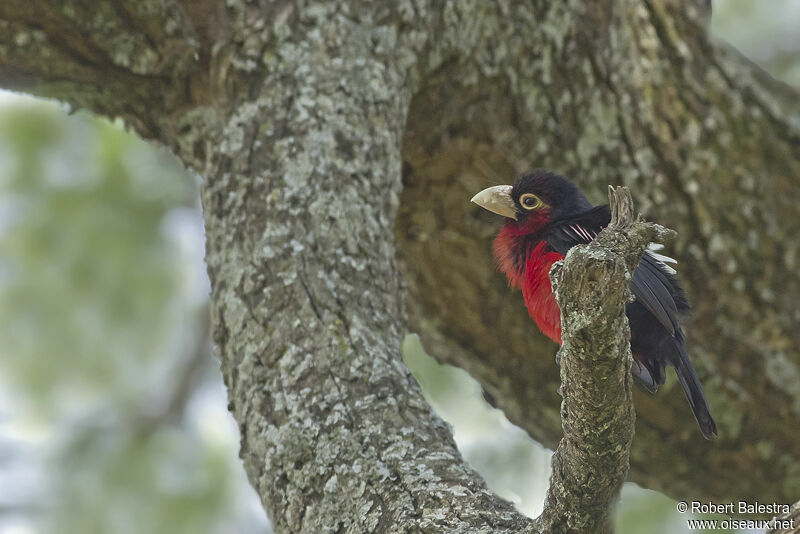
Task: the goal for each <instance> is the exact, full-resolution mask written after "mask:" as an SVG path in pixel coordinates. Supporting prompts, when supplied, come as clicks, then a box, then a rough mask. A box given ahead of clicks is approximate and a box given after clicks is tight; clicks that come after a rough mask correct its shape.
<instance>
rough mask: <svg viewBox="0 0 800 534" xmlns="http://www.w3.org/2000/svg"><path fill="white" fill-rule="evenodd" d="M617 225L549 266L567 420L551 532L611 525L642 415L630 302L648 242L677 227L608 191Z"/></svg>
mask: <svg viewBox="0 0 800 534" xmlns="http://www.w3.org/2000/svg"><path fill="white" fill-rule="evenodd" d="M609 189H610V190H609V201H610V205H611V213H612V218H611V224H609V226H608V227H607V228H605V229H604V230H603V231H602V232H601V233H600V234H599V235H598V236H597V238H596V239H595V240H594V241H593V242H592V243H591V244H589V245H586V246H578V247H574V248H572V249H571V250H570V251H569V253H568V254H567V256H566V257H565V259H564V261H563V262H559V263H556V264H555V265H554V266H553V269H552V270H551V272H550V278H551V280H552V283H553V291H554V293H555V296H556V299H557V301H558V305H559V307H560V309H561V325H562V339H563V344H562V346H561V349H560V350H559V352H558V355H559V361H560V366H561V392H562V395H563V397H564V400H563V402H562V404H561V421H562V425H563V428H564V436H563V437H562V438H561V441H560V443H559V444H558V448H557V449H556V452H555V454H554V455H553V466H552V475H551V477H550V488H549V489H548V492H547V498H546V499H545V505H544V511H543V512H542V515H541V516H540V517H539V518H538V519H537V521H536V524H537V527H538V528H540V529H541V530H542V531H543V532H574V531H579V532H609V531H610V530H611V526H610V513H609V511H610V508H611V504H612V503H613V502H614V501H615V500H616V499H617V497H618V495H619V490H620V488H621V486H622V483H623V482H624V481H625V478H626V476H627V473H628V467H629V465H628V460H629V454H630V447H631V442H632V441H633V424H634V419H635V413H634V409H633V397H632V394H631V374H630V369H631V362H632V360H631V351H630V330H629V328H628V319H627V317H626V316H625V305H626V304H627V303H628V302H629V301H630V290H629V287H630V280H631V274H632V273H633V271H634V270H635V269H636V266H637V265H638V264H639V260H640V259H641V257H642V254H643V253H644V250H645V249H646V247H647V245H648V243H650V242H651V241H653V240H657V241H658V240H663V239H664V238H666V237H667V236H668V235H669V234H670V231H668V230H666V229H664V228H662V227H660V226H658V225H655V224H651V223H645V222H641V221H634V219H633V201H632V200H631V197H630V193H629V192H628V190H627V188H624V187H619V188H617V189H614V188H609Z"/></svg>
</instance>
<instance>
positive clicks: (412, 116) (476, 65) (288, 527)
mask: <svg viewBox="0 0 800 534" xmlns="http://www.w3.org/2000/svg"><path fill="white" fill-rule="evenodd" d="M706 19H707V13H706V12H704V11H703V8H702V7H701V6H700V5H699V4H698V5H689V6H687V5H686V4H685V3H679V2H670V1H666V0H646V1H645V2H617V3H614V2H610V1H607V2H595V3H584V2H577V1H574V2H568V3H555V2H545V1H540V2H531V3H519V2H504V1H500V0H497V1H490V0H485V1H467V0H463V1H451V2H445V3H433V2H426V1H425V0H415V1H411V0H406V1H400V2H336V3H333V2H322V1H306V2H289V1H283V2H280V1H279V2H266V1H255V0H253V1H250V2H246V1H244V0H228V1H227V2H224V3H223V2H216V1H214V0H195V1H189V0H182V1H177V0H163V1H161V2H134V1H125V0H116V1H113V2H111V1H108V2H88V1H85V0H71V1H69V2H60V1H58V2H57V1H55V0H37V1H31V0H25V1H23V0H3V2H2V3H0V85H2V86H4V87H6V88H11V89H16V90H24V91H27V92H31V93H34V94H38V95H42V96H50V97H55V98H60V99H62V100H66V101H67V102H69V103H71V104H73V105H75V106H78V107H86V108H89V109H92V110H94V111H96V112H98V113H102V114H106V115H111V116H122V117H123V118H125V119H126V121H127V122H128V123H129V124H130V125H131V126H132V127H134V128H135V129H136V130H137V131H138V132H139V133H140V134H142V135H143V136H144V137H147V138H149V139H153V140H154V141H156V142H158V143H161V144H163V145H166V146H168V147H170V148H171V149H172V150H173V151H174V152H175V153H176V154H177V155H178V156H179V157H180V158H181V159H182V161H183V162H184V163H185V164H186V165H187V166H188V167H190V168H192V169H194V170H195V171H196V172H198V173H199V174H200V175H201V176H202V178H203V207H204V213H205V218H206V230H207V261H208V267H209V274H210V276H211V281H212V310H213V311H212V316H213V323H214V339H215V342H216V344H217V347H218V351H219V354H220V357H221V359H222V368H223V373H224V376H225V380H226V383H227V385H228V388H229V392H230V400H231V410H232V412H233V414H234V417H235V418H236V419H237V421H238V422H239V425H240V429H241V433H242V458H243V460H244V462H245V466H246V468H247V471H248V474H249V476H250V480H251V482H252V483H253V484H254V485H255V486H256V488H257V489H258V491H259V493H260V494H261V496H262V499H263V501H264V502H265V504H266V505H267V507H268V509H269V510H270V513H271V515H272V517H273V519H274V521H275V523H276V525H277V527H278V528H279V530H283V531H292V532H294V531H307V532H320V531H328V530H330V531H336V530H339V529H343V530H345V531H347V530H355V531H380V530H389V529H394V530H396V531H407V530H408V531H412V530H421V531H426V530H427V531H441V530H442V529H447V531H451V532H458V531H463V532H478V531H481V529H483V530H484V531H491V532H503V531H508V532H518V531H521V530H522V529H525V528H530V527H531V523H530V522H529V521H527V520H525V519H524V518H522V517H521V516H520V515H519V514H517V513H516V512H514V511H513V508H512V507H511V506H510V505H509V504H508V503H505V502H503V501H501V500H500V499H497V498H496V497H494V496H492V495H491V494H490V493H489V492H488V491H487V490H486V489H485V487H484V485H483V483H482V481H481V480H480V479H479V477H477V476H476V475H475V474H474V473H472V471H471V470H469V468H467V467H466V466H465V465H464V464H463V462H462V461H461V460H460V457H459V455H458V452H457V450H456V449H455V446H454V444H453V441H452V439H451V437H450V434H449V431H448V429H447V428H446V426H445V425H444V424H443V423H442V422H441V421H440V420H439V419H438V418H436V417H435V416H434V415H433V414H431V412H430V409H429V408H428V407H427V405H426V404H425V403H424V401H423V400H422V397H421V395H420V393H419V389H418V387H417V385H416V383H415V382H414V381H413V379H412V378H411V377H410V375H409V374H408V371H407V370H406V369H405V367H404V366H403V365H402V362H401V360H400V357H399V346H400V339H401V337H402V336H403V334H404V333H405V332H406V330H407V328H408V327H407V324H406V307H407V308H408V312H409V313H408V317H409V319H410V322H411V323H410V324H411V325H412V329H413V330H416V331H419V332H420V333H421V334H422V337H423V340H424V341H425V343H426V347H427V348H428V350H429V352H431V353H432V354H434V355H435V356H437V357H438V358H440V359H443V360H444V361H448V362H451V363H455V364H456V365H459V366H462V367H464V368H465V369H467V370H468V371H469V372H470V373H471V374H472V375H473V376H475V377H476V378H477V379H478V380H479V381H480V382H481V383H482V384H483V386H484V388H485V390H486V392H487V394H488V396H489V397H490V398H492V399H493V400H494V402H496V404H497V405H498V406H499V407H501V408H502V409H503V410H504V411H505V412H506V414H507V415H508V417H509V418H510V419H511V420H512V421H514V422H515V423H517V424H519V425H520V426H522V427H523V428H524V429H526V430H527V431H528V432H529V433H530V434H531V435H532V436H533V437H534V438H535V439H537V440H539V441H541V442H542V443H543V444H545V445H547V446H550V447H552V446H554V445H555V443H556V442H557V440H558V438H559V436H560V433H561V431H560V429H561V424H560V417H559V402H560V399H559V397H558V395H557V394H556V390H557V388H558V369H557V367H556V365H555V364H554V362H553V357H552V356H553V354H554V352H555V347H554V346H553V345H552V344H550V343H549V342H546V341H545V340H544V338H543V337H542V336H541V335H539V334H538V333H537V331H536V328H535V326H534V325H533V324H532V323H531V321H530V319H529V318H528V317H527V314H525V312H524V310H523V308H522V306H521V301H522V300H521V297H520V296H519V295H512V294H509V292H508V291H507V290H506V289H505V288H504V285H505V283H504V281H503V279H502V277H501V276H500V275H499V274H497V273H495V272H494V269H493V266H492V260H491V257H490V238H491V236H492V235H493V234H494V233H495V232H496V230H497V226H496V223H494V222H493V221H492V218H491V217H489V216H486V215H484V214H482V213H480V210H478V209H477V208H474V207H472V206H470V204H469V203H468V199H469V198H470V197H471V195H472V194H474V192H476V191H478V190H480V189H481V188H483V187H484V186H486V185H489V184H492V183H502V182H508V181H509V180H511V179H512V177H513V175H514V174H515V173H517V172H519V171H521V170H523V169H526V168H528V167H529V166H538V167H548V168H553V169H556V170H559V171H561V172H562V173H564V174H566V175H567V176H569V177H571V178H573V179H574V180H576V181H577V182H578V183H580V185H581V186H582V187H583V188H584V190H585V191H587V192H589V193H590V197H593V199H594V200H597V201H600V200H601V196H600V195H601V193H602V192H603V191H605V185H606V184H608V183H626V184H629V185H630V186H631V189H632V192H633V194H634V197H635V200H636V205H637V207H639V209H641V210H642V211H644V212H646V213H647V214H648V216H649V218H650V219H654V220H657V221H661V222H664V223H665V224H667V225H668V226H670V227H672V228H675V229H676V230H678V236H679V237H678V239H677V240H676V241H675V242H674V244H673V250H672V251H671V252H672V255H674V256H675V257H677V258H679V259H680V260H681V261H682V264H681V266H680V272H681V276H682V278H683V279H684V280H685V281H686V285H687V289H688V293H689V295H690V296H691V297H692V299H693V301H694V303H695V305H696V317H695V321H694V323H693V324H692V325H691V326H690V328H689V336H690V337H689V343H690V349H691V352H692V356H693V360H694V361H695V362H696V366H697V367H698V373H699V374H700V378H701V380H702V381H703V383H704V385H705V388H706V392H707V394H708V397H709V402H710V405H711V409H712V412H713V413H714V415H715V417H716V419H717V423H718V426H719V430H720V438H719V439H718V440H717V441H715V442H711V443H709V442H706V441H704V440H702V439H701V438H700V436H699V433H698V432H697V431H696V429H695V427H694V421H693V420H692V416H691V413H690V411H689V409H688V407H687V406H686V405H685V401H684V399H683V396H682V394H681V393H680V392H679V391H678V388H674V387H672V388H670V387H665V388H663V389H662V391H660V392H659V393H658V394H657V395H656V396H654V397H651V396H648V395H646V394H642V393H641V392H638V391H637V392H636V393H635V394H634V401H635V405H636V411H637V427H636V438H635V440H634V444H633V449H632V452H631V470H630V473H629V478H630V479H631V480H633V481H635V482H638V483H639V484H641V485H643V486H645V487H649V488H654V489H659V490H662V491H665V492H666V493H668V494H670V495H672V496H675V497H680V498H681V499H684V500H687V499H689V500H690V499H691V498H705V499H708V498H713V499H740V498H741V499H747V498H750V499H753V498H756V497H757V498H758V499H759V500H762V501H771V500H775V501H777V502H790V501H793V500H795V498H796V497H797V495H798V494H800V476H798V475H800V454H798V453H800V442H798V440H797V439H796V432H795V429H796V428H797V426H798V422H799V421H798V420H799V419H800V387H799V386H798V384H800V350H798V349H799V348H800V328H798V326H800V313H799V312H798V311H797V306H796V302H795V299H796V295H798V294H800V291H798V290H800V275H798V269H797V262H798V260H799V259H800V256H798V253H799V251H798V248H800V242H798V241H797V239H796V238H795V236H794V232H793V230H794V229H795V228H796V227H797V226H798V222H800V221H798V215H797V211H796V205H797V203H798V202H797V201H798V198H797V197H798V196H800V192H798V189H797V188H796V187H794V180H793V177H794V176H796V175H798V173H799V172H800V131H799V130H798V129H799V128H800V126H798V125H800V104H798V102H797V98H796V95H795V94H794V93H792V92H791V91H789V90H788V89H787V88H786V87H784V86H782V85H781V84H779V83H777V82H775V81H774V80H772V79H770V78H769V77H768V76H767V75H766V74H764V73H763V72H761V71H760V70H759V69H758V68H757V67H755V66H753V65H751V64H749V63H748V62H747V61H746V60H744V59H743V58H741V57H739V56H738V55H737V54H735V53H734V52H733V51H731V50H730V49H728V48H726V47H724V46H721V45H717V44H713V43H710V42H709V41H708V37H707V36H706V32H705V29H704V23H705V20H706ZM395 249H397V252H399V262H396V261H395V257H396V250H395ZM398 267H399V268H398ZM400 272H402V273H403V275H404V276H403V277H402V278H401V276H400V274H399V273H400ZM404 284H407V288H404ZM498 347H500V350H498Z"/></svg>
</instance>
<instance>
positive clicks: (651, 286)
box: [472, 170, 717, 439]
mask: <svg viewBox="0 0 800 534" xmlns="http://www.w3.org/2000/svg"><path fill="white" fill-rule="evenodd" d="M472 202H475V203H476V204H478V205H479V206H481V207H483V208H485V209H487V210H489V211H492V212H494V213H497V214H499V215H502V216H503V217H506V221H505V224H504V225H503V228H502V229H501V230H500V233H499V234H498V235H497V238H495V240H494V257H495V260H496V261H497V265H498V267H499V269H500V270H501V271H503V272H504V273H505V274H506V276H507V277H508V281H509V284H510V285H511V286H512V287H513V288H519V289H521V290H522V296H523V298H524V299H525V305H526V306H527V308H528V313H530V315H531V317H533V320H534V321H536V324H537V325H538V326H539V329H540V330H541V331H542V332H543V333H544V334H545V335H547V336H548V337H550V338H551V339H552V340H553V341H555V342H556V343H558V344H561V312H560V311H559V308H558V304H557V303H556V299H555V296H554V295H553V291H552V288H551V287H550V276H549V275H550V267H551V266H552V265H553V263H555V262H557V261H559V260H561V259H563V258H564V255H565V254H566V253H567V251H568V250H569V249H570V248H572V247H574V246H575V245H580V244H585V243H589V242H590V241H592V240H593V239H594V238H595V237H596V236H597V234H598V233H599V232H600V230H602V229H603V228H604V227H605V226H607V225H608V223H609V222H610V220H611V214H610V212H609V208H608V206H607V205H606V206H594V207H593V206H592V205H591V204H590V203H589V201H588V200H586V197H585V196H584V195H583V193H581V191H580V190H579V189H578V188H577V187H576V186H575V185H574V184H573V183H572V182H570V181H568V180H566V179H565V178H562V177H561V176H558V175H557V174H553V173H551V172H547V171H542V170H535V171H533V172H530V173H528V174H524V175H522V176H520V177H519V178H518V179H517V180H516V182H515V183H514V185H513V186H511V185H498V186H494V187H490V188H488V189H484V190H483V191H481V192H480V193H478V194H477V195H475V196H474V197H473V198H472ZM658 248H660V247H657V246H652V245H651V247H650V248H648V250H647V251H646V252H645V253H644V255H643V256H642V260H641V262H640V263H639V266H638V267H637V268H636V270H635V271H634V273H633V277H632V280H631V290H632V291H633V294H634V296H635V297H636V300H634V301H633V302H631V303H629V304H628V305H627V306H626V307H625V313H626V315H627V316H628V322H629V324H630V329H631V352H632V354H633V366H632V367H631V371H632V373H633V376H634V378H635V379H636V381H637V382H639V384H641V385H642V386H644V387H645V389H647V390H648V391H650V392H651V393H655V392H656V390H657V389H658V386H659V385H661V384H663V383H664V379H665V367H666V366H667V365H671V366H673V367H674V368H675V373H676V374H677V375H678V381H679V382H680V384H681V386H682V387H683V392H684V393H685V394H686V398H687V400H688V401H689V405H690V406H691V407H692V412H694V416H695V419H697V424H698V425H699V426H700V431H701V432H702V433H703V436H704V437H705V438H706V439H711V437H712V436H715V435H716V434H717V426H716V424H714V419H713V418H712V417H711V413H710V412H709V409H708V403H707V402H706V398H705V395H704V394H703V387H702V386H701V385H700V381H699V380H698V379H697V374H696V373H695V370H694V368H693V367H692V364H691V362H690V361H689V355H688V354H687V353H686V346H685V337H684V335H683V330H681V326H680V321H681V320H682V319H684V318H685V317H687V316H688V315H689V312H690V306H689V302H688V301H687V299H686V295H685V294H684V292H683V289H682V288H681V286H680V284H679V283H678V280H677V278H675V274H676V273H675V269H673V268H672V267H670V266H668V265H667V263H675V260H673V259H672V258H668V257H666V256H662V255H660V254H657V253H656V252H655V250H658Z"/></svg>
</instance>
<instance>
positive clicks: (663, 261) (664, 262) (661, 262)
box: [645, 243, 678, 275]
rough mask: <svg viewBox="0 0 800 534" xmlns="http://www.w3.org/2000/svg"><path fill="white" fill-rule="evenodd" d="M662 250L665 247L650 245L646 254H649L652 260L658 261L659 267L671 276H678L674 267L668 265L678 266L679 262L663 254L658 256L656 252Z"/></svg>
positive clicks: (656, 244) (655, 244) (657, 244)
mask: <svg viewBox="0 0 800 534" xmlns="http://www.w3.org/2000/svg"><path fill="white" fill-rule="evenodd" d="M662 248H664V245H661V244H659V243H650V244H649V245H647V250H645V254H649V255H650V257H651V258H653V259H654V260H656V263H658V266H659V267H660V268H662V269H664V270H665V271H666V272H668V273H669V274H671V275H675V274H678V271H676V270H675V269H673V268H672V267H670V266H669V265H667V263H673V264H676V265H677V263H678V260H676V259H675V258H670V257H669V256H664V255H663V254H658V253H657V252H655V251H656V250H661V249H662Z"/></svg>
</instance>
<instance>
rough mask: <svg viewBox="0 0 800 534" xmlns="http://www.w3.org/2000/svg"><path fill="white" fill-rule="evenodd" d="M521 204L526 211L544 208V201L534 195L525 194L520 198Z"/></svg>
mask: <svg viewBox="0 0 800 534" xmlns="http://www.w3.org/2000/svg"><path fill="white" fill-rule="evenodd" d="M519 203H520V204H522V207H523V208H525V209H526V210H535V209H536V208H539V207H542V206H544V202H542V199H541V198H539V197H537V196H536V195H534V194H533V193H525V194H524V195H522V196H521V197H519Z"/></svg>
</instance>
